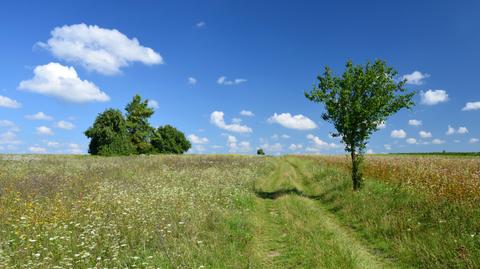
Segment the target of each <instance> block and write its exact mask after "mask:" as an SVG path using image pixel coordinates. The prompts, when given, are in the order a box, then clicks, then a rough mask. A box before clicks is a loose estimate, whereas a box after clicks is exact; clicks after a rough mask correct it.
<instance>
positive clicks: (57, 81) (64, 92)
mask: <svg viewBox="0 0 480 269" xmlns="http://www.w3.org/2000/svg"><path fill="white" fill-rule="evenodd" d="M33 73H34V77H33V78H32V79H30V80H24V81H22V82H20V85H19V86H18V88H19V89H21V90H27V91H31V92H35V93H39V94H44V95H48V96H53V97H57V98H61V99H63V100H66V101H69V102H77V103H83V102H92V101H99V102H105V101H108V100H110V97H109V96H108V95H107V94H106V93H104V92H102V91H101V90H100V89H99V88H98V87H97V86H96V85H95V84H93V83H92V82H90V81H88V80H81V79H80V78H79V77H78V74H77V71H75V68H73V67H68V66H63V65H61V64H59V63H49V64H46V65H40V66H37V67H35V69H34V70H33Z"/></svg>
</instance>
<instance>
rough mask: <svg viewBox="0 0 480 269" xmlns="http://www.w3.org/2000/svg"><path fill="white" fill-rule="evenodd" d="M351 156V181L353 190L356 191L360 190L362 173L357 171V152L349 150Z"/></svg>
mask: <svg viewBox="0 0 480 269" xmlns="http://www.w3.org/2000/svg"><path fill="white" fill-rule="evenodd" d="M350 155H351V157H352V183H353V190H354V191H358V190H360V187H361V186H362V175H361V173H360V171H359V169H360V162H361V159H360V158H358V156H357V154H356V153H355V151H352V152H351V154H350Z"/></svg>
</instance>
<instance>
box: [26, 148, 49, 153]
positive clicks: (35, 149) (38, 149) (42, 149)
mask: <svg viewBox="0 0 480 269" xmlns="http://www.w3.org/2000/svg"><path fill="white" fill-rule="evenodd" d="M28 150H29V151H30V152H31V153H34V154H42V153H47V149H46V148H42V147H36V146H33V147H29V148H28Z"/></svg>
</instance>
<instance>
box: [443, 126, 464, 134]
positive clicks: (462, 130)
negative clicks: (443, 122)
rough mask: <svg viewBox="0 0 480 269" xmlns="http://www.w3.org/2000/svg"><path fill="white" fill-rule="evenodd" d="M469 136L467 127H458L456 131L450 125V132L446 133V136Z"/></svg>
mask: <svg viewBox="0 0 480 269" xmlns="http://www.w3.org/2000/svg"><path fill="white" fill-rule="evenodd" d="M455 133H457V134H467V133H468V129H467V127H464V126H461V127H458V129H457V130H455V128H453V127H452V126H450V125H448V130H447V132H446V133H445V134H446V135H453V134H455Z"/></svg>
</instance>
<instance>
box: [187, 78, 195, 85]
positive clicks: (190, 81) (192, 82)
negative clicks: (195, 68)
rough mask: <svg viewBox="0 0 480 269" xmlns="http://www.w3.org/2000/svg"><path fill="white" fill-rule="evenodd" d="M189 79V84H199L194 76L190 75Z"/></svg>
mask: <svg viewBox="0 0 480 269" xmlns="http://www.w3.org/2000/svg"><path fill="white" fill-rule="evenodd" d="M187 80H188V84H190V85H195V84H197V79H196V78H194V77H189V78H188V79H187Z"/></svg>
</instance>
